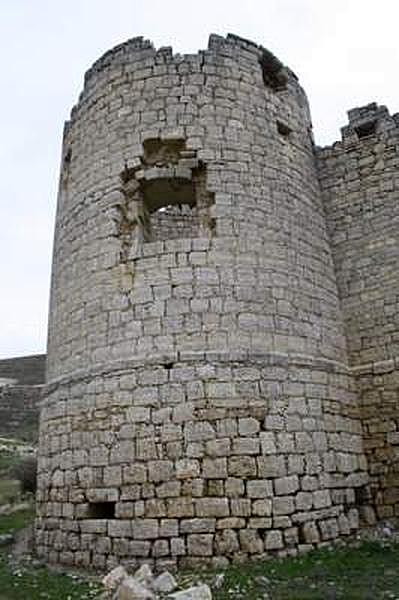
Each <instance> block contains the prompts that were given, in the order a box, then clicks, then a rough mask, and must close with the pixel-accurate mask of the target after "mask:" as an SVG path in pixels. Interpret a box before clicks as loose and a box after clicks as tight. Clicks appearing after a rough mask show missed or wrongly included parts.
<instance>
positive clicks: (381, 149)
mask: <svg viewBox="0 0 399 600" xmlns="http://www.w3.org/2000/svg"><path fill="white" fill-rule="evenodd" d="M348 114H349V125H348V126H346V127H344V128H343V130H342V142H338V143H336V144H334V145H333V146H332V147H328V148H324V149H320V150H319V152H318V165H319V174H320V181H321V186H322V189H323V195H324V202H325V209H326V217H327V224H328V230H329V234H330V239H331V244H332V251H333V258H334V263H335V269H336V275H337V283H338V289H339V294H340V299H341V306H342V312H343V316H344V321H345V331H346V338H347V344H348V354H349V361H350V365H351V366H352V369H351V372H352V373H353V376H354V378H355V380H356V381H357V383H358V392H359V402H360V409H361V413H362V418H363V427H364V447H365V451H366V454H367V457H368V460H369V465H370V475H371V490H372V495H373V499H374V502H375V504H376V507H377V511H378V514H379V515H380V516H381V517H384V516H392V515H394V514H396V515H397V514H398V511H399V502H398V501H399V487H398V486H399V478H398V452H397V444H398V439H397V437H398V435H399V434H398V431H399V411H398V387H399V386H398V384H399V372H398V366H399V272H398V264H399V240H398V220H399V205H398V193H399V174H398V165H399V155H398V142H399V128H398V125H399V118H398V115H393V116H390V115H389V113H388V111H387V109H386V108H385V107H383V106H377V105H376V104H370V105H368V106H365V107H362V108H357V109H353V110H351V111H349V113H348Z"/></svg>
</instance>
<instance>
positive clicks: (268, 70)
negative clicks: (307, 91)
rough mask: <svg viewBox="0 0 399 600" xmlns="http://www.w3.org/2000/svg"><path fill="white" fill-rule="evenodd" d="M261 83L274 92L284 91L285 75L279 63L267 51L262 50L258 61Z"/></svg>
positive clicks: (285, 84) (285, 85)
mask: <svg viewBox="0 0 399 600" xmlns="http://www.w3.org/2000/svg"><path fill="white" fill-rule="evenodd" d="M259 64H260V67H261V70H262V78H263V83H264V84H265V86H266V87H269V88H271V89H272V90H274V91H281V90H285V89H286V87H287V73H286V70H285V69H284V67H283V65H282V64H281V62H280V61H279V60H278V58H276V57H275V56H274V55H273V54H272V53H271V52H269V51H268V50H264V51H263V53H262V56H261V57H260V59H259Z"/></svg>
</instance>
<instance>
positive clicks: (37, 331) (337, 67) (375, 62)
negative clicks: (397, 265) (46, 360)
mask: <svg viewBox="0 0 399 600" xmlns="http://www.w3.org/2000/svg"><path fill="white" fill-rule="evenodd" d="M398 21H399V2H398V1H397V0H379V1H378V2H376V0H245V1H242V0H240V1H238V0H219V1H218V0H197V2H189V0H184V1H183V0H67V1H62V2H61V1H60V0H0V40H1V42H0V43H1V51H0V223H1V232H0V357H8V356H17V355H23V354H31V353H36V352H44V351H45V345H46V322H47V305H48V290H49V277H50V275H49V273H50V263H51V245H52V236H53V222H54V212H55V203H56V189H57V178H58V167H59V158H60V148H61V135H62V127H63V121H64V120H65V119H67V118H68V115H69V111H70V109H71V107H72V105H73V104H74V103H75V101H76V99H77V96H78V94H79V92H80V89H81V86H82V81H83V74H84V71H85V70H86V69H87V68H88V67H89V66H90V65H91V63H92V62H93V61H94V60H96V59H97V58H98V57H99V56H100V55H101V54H102V53H103V52H105V51H106V50H108V49H109V48H111V47H112V46H114V45H115V44H118V43H120V42H123V41H125V40H126V39H128V38H129V37H134V36H137V35H143V36H144V37H147V38H150V39H151V40H152V41H153V42H154V43H155V45H156V46H157V47H159V46H169V45H171V46H173V49H174V51H175V52H196V51H197V50H198V49H202V48H206V45H207V41H208V34H209V33H219V34H222V35H225V34H226V33H228V32H231V33H236V34H238V35H241V36H242V37H245V38H248V39H251V40H253V41H254V42H257V43H260V44H262V45H263V46H265V47H266V48H269V49H270V50H271V51H272V52H274V53H275V54H276V55H277V56H278V57H279V58H280V59H281V60H282V62H284V63H285V64H287V65H288V66H289V67H291V68H292V69H293V70H294V71H295V72H296V74H297V75H298V76H299V79H300V82H301V83H302V85H303V87H304V88H305V90H306V92H307V95H308V97H309V100H310V106H311V109H312V115H313V125H314V130H315V136H316V141H317V143H319V144H321V145H324V144H328V143H332V142H333V141H335V140H336V139H339V128H340V127H341V126H342V125H344V124H345V121H346V111H347V110H348V109H349V108H353V107H354V106H359V105H363V104H367V103H369V102H372V101H377V102H379V103H381V104H386V105H387V106H388V108H389V110H390V112H391V113H393V112H399V90H398V73H399V44H398V33H397V31H398Z"/></svg>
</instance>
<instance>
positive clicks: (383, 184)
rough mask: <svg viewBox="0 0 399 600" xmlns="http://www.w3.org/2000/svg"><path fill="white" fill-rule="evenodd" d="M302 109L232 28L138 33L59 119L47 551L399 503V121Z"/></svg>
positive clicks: (134, 546) (145, 550)
mask: <svg viewBox="0 0 399 600" xmlns="http://www.w3.org/2000/svg"><path fill="white" fill-rule="evenodd" d="M282 88H284V93H283V94H282V93H280V92H281V91H282ZM226 99H228V101H227V100H226ZM306 106H307V103H306V98H305V96H304V92H303V90H302V88H301V87H300V86H299V83H298V81H297V79H296V77H295V76H294V75H293V74H292V73H291V72H290V71H289V70H288V69H286V68H284V67H283V65H280V63H279V61H278V59H277V58H275V57H274V58H273V57H271V56H270V54H269V53H268V51H267V50H265V49H263V48H261V47H260V46H257V45H255V44H252V43H251V42H248V41H245V40H242V39H241V38H238V37H236V36H232V35H229V36H227V38H226V39H224V38H221V37H219V36H211V38H210V42H209V47H208V49H207V50H204V51H203V52H201V53H200V54H197V55H190V56H186V55H184V56H174V55H173V52H172V51H171V50H170V49H165V48H164V49H160V50H159V51H157V50H156V49H155V48H154V47H153V46H152V44H151V43H150V42H149V41H147V40H144V39H142V38H135V39H133V40H129V41H128V42H127V43H126V44H122V45H121V46H120V47H118V48H116V49H114V50H112V51H110V52H109V53H107V54H106V56H105V57H103V58H101V59H100V60H99V61H98V62H97V63H96V65H95V67H94V68H93V69H91V70H90V71H89V72H88V74H87V76H86V78H85V87H84V90H83V92H82V95H81V97H80V99H79V101H78V104H77V106H76V107H75V108H74V110H73V112H72V114H71V119H70V120H69V121H68V124H67V126H66V128H65V134H64V140H63V161H62V166H61V178H60V186H59V194H60V197H59V201H58V213H57V228H56V235H55V244H54V272H53V278H52V292H51V311H50V313H51V314H50V322H49V352H48V369H47V371H48V376H47V385H46V389H45V395H44V400H43V410H42V417H41V441H40V449H41V450H40V451H41V455H40V460H39V474H38V493H37V506H38V511H39V513H40V519H38V520H37V538H38V549H39V554H40V555H41V556H43V557H44V558H46V559H48V560H51V561H52V562H65V563H67V564H75V565H79V566H80V565H83V566H87V567H90V566H94V567H96V568H106V567H107V568H111V567H112V566H114V565H115V564H117V562H118V561H119V560H120V561H121V562H123V563H126V564H129V561H130V562H132V563H134V564H141V563H142V562H143V560H147V559H148V561H151V565H152V567H153V568H154V569H155V568H156V569H160V570H161V571H162V569H164V568H168V569H172V568H175V567H176V566H178V564H179V563H182V564H185V565H195V566H196V565H197V564H198V563H200V562H203V563H206V564H213V565H215V564H220V563H223V562H224V561H225V559H226V558H228V560H239V559H242V558H244V557H245V556H248V555H251V556H252V555H257V554H259V555H260V554H262V553H264V552H266V553H267V552H271V553H276V554H278V555H281V556H282V555H285V554H287V553H290V554H293V553H294V552H295V551H296V549H299V550H300V551H303V550H305V549H309V548H310V547H311V546H312V545H314V544H319V543H324V542H325V543H329V542H330V541H332V540H334V539H336V538H337V537H338V536H345V535H348V532H353V531H356V529H357V528H358V527H359V515H358V510H357V507H360V506H361V505H362V504H364V505H368V504H369V503H370V502H371V503H373V504H374V505H375V507H376V509H377V514H378V516H382V515H383V516H385V517H387V516H391V515H395V514H399V512H398V511H399V494H398V493H397V489H396V488H397V487H398V485H397V483H398V480H397V474H396V473H395V466H394V465H395V464H396V461H395V457H397V449H398V445H399V444H398V439H399V437H398V427H397V425H396V424H397V422H398V414H397V402H396V398H397V391H398V376H397V374H398V364H399V363H398V360H397V354H398V350H399V341H398V340H399V337H398V331H399V329H398V323H397V319H396V318H395V317H396V315H397V312H398V304H397V302H398V297H399V295H398V293H397V291H398V290H397V283H398V281H399V279H398V278H397V263H398V259H399V254H398V245H397V244H396V245H395V243H394V240H395V239H396V238H397V231H396V229H397V219H396V218H395V217H396V216H397V203H396V204H395V198H396V196H397V189H399V180H398V181H396V179H395V177H394V176H393V175H392V174H394V173H395V172H396V170H397V164H396V163H397V162H398V161H397V149H398V148H399V134H398V130H399V125H398V123H399V121H398V119H397V117H396V116H393V117H391V116H390V115H389V114H388V112H387V110H386V109H385V108H384V107H378V106H377V105H370V106H366V107H362V108H360V109H356V110H354V111H351V112H350V113H349V125H348V126H347V128H344V130H343V141H342V143H341V144H336V145H334V146H332V147H331V148H324V149H320V148H316V147H315V146H314V144H313V140H312V136H311V122H310V117H309V114H308V111H307V109H306ZM254 115H256V118H254ZM105 123H106V125H107V126H106V127H105V126H104V124H105ZM365 123H366V124H367V123H368V126H369V129H367V127H366V132H367V131H370V130H373V133H370V135H367V136H366V137H367V139H363V138H364V137H365V136H364V135H363V134H364V131H365V129H364V128H365ZM370 123H371V124H370ZM348 148H349V149H350V152H349V151H348ZM385 164H386V165H388V166H389V175H388V176H387V175H386V172H385V166H384V165H385ZM359 207H360V208H359ZM374 216H376V218H374ZM395 227H396V229H395ZM363 259H364V260H363ZM362 421H363V422H362ZM363 425H364V427H363ZM366 455H367V458H368V459H369V464H370V468H369V467H368V463H367V460H366ZM370 483H371V484H372V485H370ZM377 500H378V502H377ZM355 507H356V508H355ZM366 512H367V509H365V510H363V511H362V513H363V514H365V513H366ZM368 512H369V513H370V510H369V511H368Z"/></svg>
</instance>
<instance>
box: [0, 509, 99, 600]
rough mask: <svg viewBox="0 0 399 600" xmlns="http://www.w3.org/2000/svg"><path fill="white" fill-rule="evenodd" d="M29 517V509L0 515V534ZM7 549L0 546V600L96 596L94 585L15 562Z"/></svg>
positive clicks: (11, 530) (26, 522)
mask: <svg viewBox="0 0 399 600" xmlns="http://www.w3.org/2000/svg"><path fill="white" fill-rule="evenodd" d="M33 516H34V512H33V509H31V510H24V511H19V512H16V513H13V514H11V515H2V516H0V534H5V533H16V532H17V531H18V530H20V529H22V528H24V527H26V526H27V525H29V524H30V523H32V521H33ZM9 550H10V546H4V547H2V548H1V549H0V600H89V599H91V598H95V597H96V596H98V594H99V590H100V586H99V585H98V584H95V583H94V582H91V581H89V580H88V579H85V578H84V577H80V576H79V577H78V576H77V575H75V574H72V573H71V574H65V573H60V572H55V571H51V570H49V569H47V568H46V567H43V566H38V565H36V566H35V565H32V564H29V563H28V564H16V563H15V561H13V559H12V558H11V556H10V555H9V553H8V552H9Z"/></svg>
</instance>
